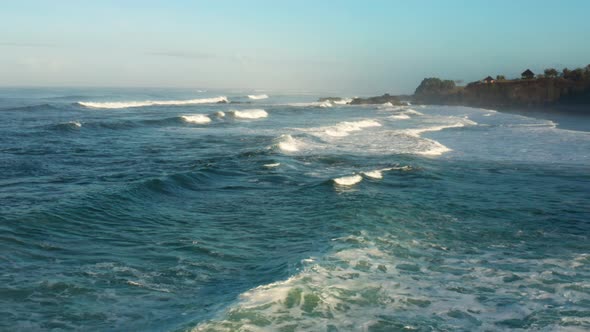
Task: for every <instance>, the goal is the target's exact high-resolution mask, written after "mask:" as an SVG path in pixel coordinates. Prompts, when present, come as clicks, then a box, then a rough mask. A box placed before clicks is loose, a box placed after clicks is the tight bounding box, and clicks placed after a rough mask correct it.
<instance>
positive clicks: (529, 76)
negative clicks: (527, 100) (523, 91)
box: [520, 69, 535, 80]
mask: <svg viewBox="0 0 590 332" xmlns="http://www.w3.org/2000/svg"><path fill="white" fill-rule="evenodd" d="M520 76H521V77H522V79H523V80H530V79H533V78H535V73H533V72H532V71H531V70H530V69H527V70H525V71H523V72H522V74H520Z"/></svg>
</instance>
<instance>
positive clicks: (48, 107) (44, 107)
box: [0, 104, 60, 112]
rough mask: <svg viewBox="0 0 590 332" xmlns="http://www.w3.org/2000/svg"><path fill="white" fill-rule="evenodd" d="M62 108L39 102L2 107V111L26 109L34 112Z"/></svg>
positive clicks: (25, 110) (0, 109)
mask: <svg viewBox="0 0 590 332" xmlns="http://www.w3.org/2000/svg"><path fill="white" fill-rule="evenodd" d="M59 109H60V108H59V107H57V106H55V105H52V104H37V105H27V106H18V107H10V108H0V111H24V112H34V111H53V110H59Z"/></svg>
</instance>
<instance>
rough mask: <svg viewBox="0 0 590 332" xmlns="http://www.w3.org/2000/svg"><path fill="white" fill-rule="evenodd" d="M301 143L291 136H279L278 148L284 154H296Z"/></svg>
mask: <svg viewBox="0 0 590 332" xmlns="http://www.w3.org/2000/svg"><path fill="white" fill-rule="evenodd" d="M300 145H301V143H300V142H299V141H297V140H296V139H295V138H293V136H291V135H281V137H279V143H278V144H277V146H278V148H279V149H281V150H282V151H284V152H297V151H299V146H300Z"/></svg>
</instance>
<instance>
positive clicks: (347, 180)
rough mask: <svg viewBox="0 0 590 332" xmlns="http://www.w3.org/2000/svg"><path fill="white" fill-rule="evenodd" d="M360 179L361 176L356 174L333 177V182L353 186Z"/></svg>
mask: <svg viewBox="0 0 590 332" xmlns="http://www.w3.org/2000/svg"><path fill="white" fill-rule="evenodd" d="M362 180H363V177H362V176H360V175H358V174H355V175H350V176H343V177H340V178H335V179H333V181H334V183H335V184H336V185H339V186H354V185H355V184H357V183H359V182H361V181H362Z"/></svg>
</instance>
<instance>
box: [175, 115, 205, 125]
mask: <svg viewBox="0 0 590 332" xmlns="http://www.w3.org/2000/svg"><path fill="white" fill-rule="evenodd" d="M180 118H181V119H182V120H183V121H185V122H189V123H196V124H206V123H209V122H211V119H210V118H209V117H208V116H206V115H204V114H193V115H183V116H181V117H180Z"/></svg>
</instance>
